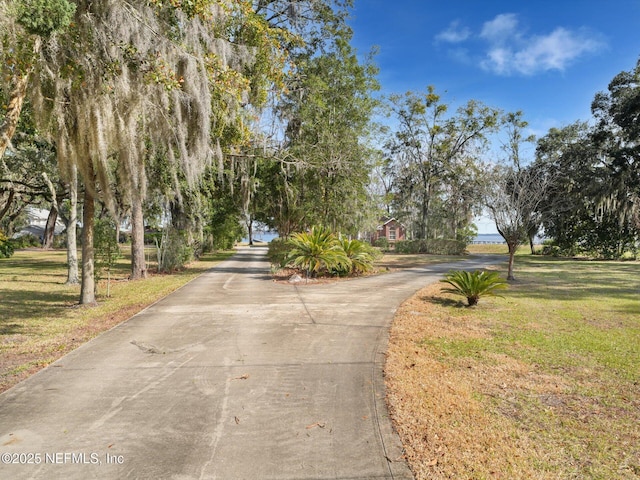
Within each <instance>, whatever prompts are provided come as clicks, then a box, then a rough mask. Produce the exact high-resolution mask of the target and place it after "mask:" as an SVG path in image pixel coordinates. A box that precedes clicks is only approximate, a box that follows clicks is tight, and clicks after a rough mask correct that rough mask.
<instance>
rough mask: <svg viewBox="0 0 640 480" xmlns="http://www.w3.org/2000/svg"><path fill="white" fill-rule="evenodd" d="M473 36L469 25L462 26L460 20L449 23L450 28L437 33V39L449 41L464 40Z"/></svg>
mask: <svg viewBox="0 0 640 480" xmlns="http://www.w3.org/2000/svg"><path fill="white" fill-rule="evenodd" d="M470 36H471V30H469V29H468V28H467V27H462V26H460V22H459V21H457V20H456V21H453V22H451V23H450V24H449V28H447V29H446V30H444V31H442V32H440V33H439V34H438V35H436V41H438V42H447V43H460V42H464V41H465V40H467V39H468V38H469V37H470Z"/></svg>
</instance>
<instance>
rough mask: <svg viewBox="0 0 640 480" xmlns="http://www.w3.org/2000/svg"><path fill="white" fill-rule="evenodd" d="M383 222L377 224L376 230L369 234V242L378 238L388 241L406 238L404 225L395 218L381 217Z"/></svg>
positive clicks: (373, 241) (392, 241) (393, 241)
mask: <svg viewBox="0 0 640 480" xmlns="http://www.w3.org/2000/svg"><path fill="white" fill-rule="evenodd" d="M381 221H382V222H383V223H382V224H381V225H378V227H377V228H376V231H375V232H374V233H373V235H372V236H371V243H375V242H376V240H378V239H379V238H386V239H387V240H388V241H389V243H395V242H397V241H398V240H405V239H406V233H407V232H406V229H405V228H404V225H402V224H401V223H400V222H398V221H397V220H396V219H395V218H383V219H382V220H381Z"/></svg>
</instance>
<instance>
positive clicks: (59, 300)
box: [0, 250, 233, 391]
mask: <svg viewBox="0 0 640 480" xmlns="http://www.w3.org/2000/svg"><path fill="white" fill-rule="evenodd" d="M232 253H233V252H222V253H218V254H211V255H205V256H204V257H203V258H201V259H200V261H198V262H194V263H193V264H191V265H190V266H189V267H188V268H187V269H185V270H184V271H181V272H178V273H175V274H172V275H151V276H150V278H148V279H146V280H139V281H128V280H127V278H128V275H129V272H130V257H129V256H128V255H125V256H124V257H123V258H122V259H120V261H119V262H118V264H117V266H116V268H115V269H114V270H113V272H112V275H111V276H112V279H111V287H110V293H111V296H110V297H109V298H106V293H107V282H106V280H102V281H101V282H99V285H98V303H99V305H98V306H97V307H79V306H78V300H79V297H80V286H79V285H76V286H69V285H65V282H66V280H67V269H66V265H65V263H66V251H60V250H49V251H43V250H22V251H17V252H16V253H15V254H14V255H13V256H12V257H10V258H7V259H0V391H4V390H6V389H7V388H9V387H11V386H12V385H14V384H16V383H17V382H19V381H20V380H22V379H24V378H26V377H27V376H29V375H31V374H33V373H35V372H36V371H37V370H39V369H41V368H43V367H44V366H46V365H48V364H50V363H51V362H53V361H54V360H56V359H58V358H60V357H61V356H63V355H64V354H65V353H68V352H69V351H71V350H73V349H74V348H76V347H77V346H79V345H81V344H82V343H84V342H86V341H87V340H89V339H91V338H93V337H95V336H96V335H98V334H99V333H100V332H103V331H105V330H107V329H109V328H111V327H113V326H114V325H117V324H118V323H120V322H122V321H124V320H126V319H127V318H129V317H131V316H132V315H134V314H135V313H137V312H139V311H140V310H142V309H143V308H145V307H146V306H148V305H150V304H152V303H153V302H155V301H157V300H158V299H160V298H162V297H164V296H165V295H167V294H168V293H170V292H172V291H174V290H176V289H177V288H179V287H180V286H182V285H184V284H185V283H187V282H188V281H190V280H192V279H193V278H195V277H197V276H198V275H200V274H201V273H203V272H204V271H206V270H207V269H209V268H211V267H212V266H214V265H215V264H216V263H219V262H220V261H221V260H223V259H225V258H228V257H229V256H230V255H231V254H232Z"/></svg>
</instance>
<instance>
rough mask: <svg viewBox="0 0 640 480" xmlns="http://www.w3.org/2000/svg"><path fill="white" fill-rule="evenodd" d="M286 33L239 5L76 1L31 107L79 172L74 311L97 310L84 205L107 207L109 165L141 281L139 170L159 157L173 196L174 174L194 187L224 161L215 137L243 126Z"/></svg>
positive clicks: (64, 159) (67, 164)
mask: <svg viewBox="0 0 640 480" xmlns="http://www.w3.org/2000/svg"><path fill="white" fill-rule="evenodd" d="M286 36H287V34H286V32H284V31H281V30H277V29H271V28H269V27H268V25H266V22H265V21H264V19H263V18H262V17H260V16H259V15H256V14H255V12H254V10H253V9H252V8H251V6H250V4H249V2H246V1H239V2H233V3H231V4H228V3H227V2H223V1H219V0H196V1H193V2H183V3H171V4H167V3H166V2H160V1H149V2H142V1H136V2H128V3H127V4H126V5H125V6H123V5H119V4H116V3H114V2H111V1H105V2H88V1H82V2H78V4H77V10H76V14H75V17H74V22H73V24H72V26H71V28H69V29H68V30H67V32H66V33H65V34H64V35H59V36H58V37H57V38H55V39H52V40H51V41H50V42H48V43H47V44H45V45H44V47H43V52H42V55H41V57H40V62H39V64H38V65H39V70H38V72H39V75H38V76H37V79H38V82H37V84H36V87H37V88H36V92H37V95H36V100H37V101H36V102H35V105H36V107H37V109H38V112H39V113H40V115H39V117H40V118H42V119H47V120H48V125H47V127H49V131H51V132H52V137H53V138H54V140H55V142H56V146H57V150H58V159H59V163H60V166H61V168H62V169H63V170H65V171H66V170H69V169H70V168H71V167H73V166H75V167H77V168H78V172H79V174H80V177H81V179H82V181H83V183H84V202H83V203H84V209H83V212H84V216H83V235H84V236H85V237H84V239H83V257H82V258H83V275H82V284H83V287H82V292H81V299H80V302H81V303H83V304H84V303H94V302H95V296H94V294H93V292H94V290H95V289H94V288H93V282H94V278H93V270H94V269H93V255H92V247H91V241H90V240H91V239H92V233H93V232H92V226H93V216H92V215H93V211H94V207H93V203H94V201H95V199H96V198H97V197H100V198H101V199H102V200H103V201H104V202H105V204H106V205H107V206H109V207H110V208H111V210H112V211H113V206H114V192H113V189H112V188H111V185H112V181H111V180H112V179H111V178H110V173H111V172H112V171H113V170H112V169H111V168H110V167H109V165H110V162H112V161H115V162H116V164H117V169H118V171H120V172H121V173H120V175H119V177H120V178H121V179H122V181H123V183H122V185H120V186H121V187H122V189H121V193H122V195H124V197H125V199H126V200H127V201H128V202H129V203H130V206H131V212H132V226H133V234H132V236H133V238H132V259H133V260H132V277H133V278H136V277H138V276H142V275H143V274H144V272H143V269H144V250H143V227H144V225H143V205H142V203H143V201H144V199H145V196H146V169H145V162H146V161H147V159H148V158H150V157H152V156H154V155H162V156H164V157H165V158H166V159H167V162H166V166H167V167H168V168H169V169H170V172H169V177H170V178H172V179H173V180H174V182H173V183H174V184H173V188H174V193H175V194H176V196H177V198H178V200H180V188H181V184H180V179H179V178H178V177H179V175H178V172H180V173H181V174H183V175H184V180H185V181H186V183H187V184H188V185H190V186H194V185H195V184H196V183H197V180H198V178H199V176H200V175H201V174H202V172H203V171H204V169H205V168H206V167H207V166H208V165H210V164H211V163H212V162H213V160H214V158H215V157H216V156H217V157H218V158H221V152H220V147H219V131H220V129H222V130H223V131H224V129H225V128H226V127H225V126H226V125H231V124H241V123H242V118H241V115H239V112H240V111H241V109H242V104H243V103H244V102H246V101H252V99H256V98H259V97H260V95H261V94H262V91H263V89H264V88H265V87H266V84H267V82H271V81H273V79H274V78H276V77H278V75H282V71H283V67H284V64H283V62H284V55H283V54H282V52H281V50H280V49H279V46H280V45H281V42H280V39H281V38H284V37H286ZM244 68H246V70H243V69H244ZM242 72H246V76H245V75H244V74H243V73H242ZM151 98H152V99H153V102H151V101H149V99H151ZM212 127H213V131H212ZM212 138H213V144H212V141H211V139H212Z"/></svg>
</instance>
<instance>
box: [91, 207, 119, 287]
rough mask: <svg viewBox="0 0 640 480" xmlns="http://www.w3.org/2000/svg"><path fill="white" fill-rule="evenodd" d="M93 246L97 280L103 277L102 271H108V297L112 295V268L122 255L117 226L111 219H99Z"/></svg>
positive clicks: (96, 223) (96, 222)
mask: <svg viewBox="0 0 640 480" xmlns="http://www.w3.org/2000/svg"><path fill="white" fill-rule="evenodd" d="M93 248H94V256H95V272H96V280H99V279H100V278H101V277H102V272H103V271H106V272H107V279H108V283H107V297H109V296H111V269H112V268H113V267H114V265H115V264H116V263H117V261H118V259H119V258H120V257H121V256H122V252H120V246H119V245H118V239H117V238H116V227H115V224H114V222H113V220H111V219H99V220H96V221H95V224H94V227H93Z"/></svg>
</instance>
